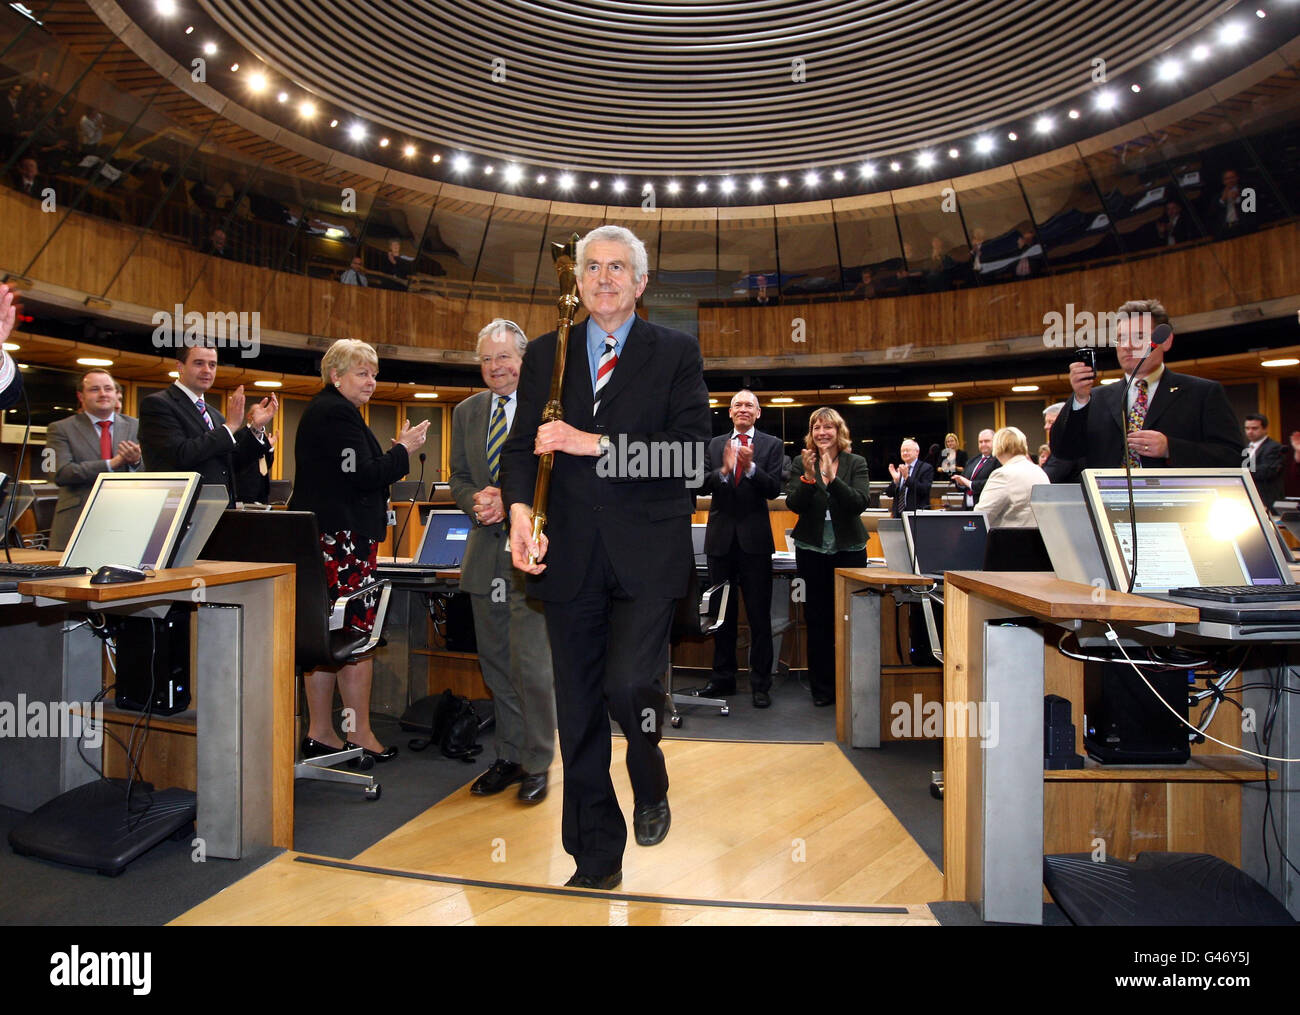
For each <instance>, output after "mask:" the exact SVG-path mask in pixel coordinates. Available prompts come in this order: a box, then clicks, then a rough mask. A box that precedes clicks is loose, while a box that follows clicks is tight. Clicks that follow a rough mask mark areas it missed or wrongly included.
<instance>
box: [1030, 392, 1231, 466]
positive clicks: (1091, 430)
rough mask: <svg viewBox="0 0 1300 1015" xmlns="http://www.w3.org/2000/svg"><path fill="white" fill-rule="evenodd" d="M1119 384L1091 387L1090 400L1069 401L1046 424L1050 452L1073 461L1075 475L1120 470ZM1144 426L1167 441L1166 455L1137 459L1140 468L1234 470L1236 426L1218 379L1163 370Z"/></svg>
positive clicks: (1121, 421)
mask: <svg viewBox="0 0 1300 1015" xmlns="http://www.w3.org/2000/svg"><path fill="white" fill-rule="evenodd" d="M1123 393H1124V384H1123V382H1122V381H1121V382H1120V383H1119V384H1109V385H1107V386H1106V387H1104V388H1103V387H1098V388H1093V390H1092V398H1091V399H1090V400H1089V401H1088V404H1087V405H1085V406H1084V407H1083V408H1082V409H1080V410H1079V411H1078V412H1076V411H1075V410H1074V399H1073V398H1067V399H1066V400H1065V408H1063V409H1062V410H1061V414H1060V415H1059V416H1058V417H1057V418H1056V422H1055V423H1054V424H1053V425H1052V454H1053V455H1054V456H1058V457H1060V458H1065V459H1073V460H1075V465H1076V469H1075V475H1074V476H1071V477H1070V481H1071V482H1078V472H1080V471H1082V470H1083V469H1122V468H1123V467H1124V455H1125V453H1126V442H1125V433H1126V429H1125V421H1124V416H1125V413H1124V407H1123V403H1122V402H1121V398H1122V396H1123ZM1142 428H1143V429H1144V430H1156V431H1159V432H1160V433H1162V434H1164V435H1165V436H1166V437H1167V438H1168V439H1169V457H1168V458H1143V459H1142V465H1143V467H1145V468H1148V469H1150V468H1178V469H1200V468H1208V469H1217V468H1222V469H1239V468H1241V464H1242V458H1241V424H1240V423H1238V422H1237V415H1236V413H1234V412H1233V411H1232V406H1231V405H1230V404H1229V402H1228V395H1227V393H1226V392H1225V391H1224V390H1223V385H1222V384H1220V383H1219V382H1218V381H1207V380H1205V379H1204V378H1201V377H1191V376H1189V375H1187V374H1178V373H1174V371H1172V370H1170V369H1169V368H1168V367H1166V368H1165V372H1164V373H1163V374H1162V375H1161V377H1160V386H1159V387H1158V388H1156V393H1155V396H1154V397H1153V398H1152V399H1151V404H1150V405H1149V406H1148V407H1147V414H1146V420H1145V421H1144V422H1143V424H1142Z"/></svg>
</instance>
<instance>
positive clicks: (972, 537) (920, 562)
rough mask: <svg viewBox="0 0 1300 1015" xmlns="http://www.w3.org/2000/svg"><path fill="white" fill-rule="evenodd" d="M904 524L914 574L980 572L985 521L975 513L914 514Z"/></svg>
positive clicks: (921, 512)
mask: <svg viewBox="0 0 1300 1015" xmlns="http://www.w3.org/2000/svg"><path fill="white" fill-rule="evenodd" d="M903 522H904V524H905V525H906V526H907V535H908V540H909V542H910V544H911V547H910V548H911V551H912V553H913V554H914V556H915V558H916V573H917V574H923V575H930V576H937V575H941V574H943V573H944V572H945V571H979V570H982V569H983V567H984V543H985V541H986V540H987V538H988V521H987V519H986V518H985V516H984V515H982V514H980V513H979V512H978V511H914V512H910V513H908V514H905V515H904V516H903Z"/></svg>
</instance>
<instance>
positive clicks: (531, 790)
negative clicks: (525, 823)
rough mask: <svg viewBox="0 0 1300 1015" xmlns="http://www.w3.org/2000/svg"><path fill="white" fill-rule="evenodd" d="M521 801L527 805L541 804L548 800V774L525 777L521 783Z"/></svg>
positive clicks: (542, 773) (541, 773)
mask: <svg viewBox="0 0 1300 1015" xmlns="http://www.w3.org/2000/svg"><path fill="white" fill-rule="evenodd" d="M519 799H520V800H522V801H523V802H524V803H526V804H540V803H541V802H542V801H543V800H545V799H546V773H545V772H539V773H538V774H537V775H525V776H524V777H523V779H522V780H521V781H520V783H519Z"/></svg>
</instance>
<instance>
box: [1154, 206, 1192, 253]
mask: <svg viewBox="0 0 1300 1015" xmlns="http://www.w3.org/2000/svg"><path fill="white" fill-rule="evenodd" d="M1195 235H1196V233H1195V230H1194V228H1193V226H1192V222H1191V220H1190V219H1188V217H1187V216H1186V215H1185V214H1184V213H1183V206H1182V204H1181V203H1180V202H1178V201H1166V202H1165V212H1164V214H1163V215H1161V216H1160V218H1159V219H1158V220H1157V222H1156V239H1157V241H1158V243H1157V246H1161V247H1176V246H1177V245H1178V244H1180V243H1186V242H1187V241H1188V240H1190V239H1191V238H1192V237H1193V236H1195Z"/></svg>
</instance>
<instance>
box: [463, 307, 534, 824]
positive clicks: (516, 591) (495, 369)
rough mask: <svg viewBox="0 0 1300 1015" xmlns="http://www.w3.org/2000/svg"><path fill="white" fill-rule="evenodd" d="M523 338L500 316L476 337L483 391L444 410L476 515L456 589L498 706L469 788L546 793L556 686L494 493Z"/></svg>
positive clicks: (529, 799)
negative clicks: (492, 757) (483, 766)
mask: <svg viewBox="0 0 1300 1015" xmlns="http://www.w3.org/2000/svg"><path fill="white" fill-rule="evenodd" d="M527 349H528V339H527V338H525V337H524V333H523V332H522V331H521V330H520V329H519V326H518V325H517V324H515V323H514V322H512V321H506V320H503V319H501V318H497V319H496V320H495V321H493V322H492V323H490V324H489V325H488V326H487V327H485V328H484V329H483V330H482V331H480V332H479V335H478V358H479V365H480V367H481V368H482V371H483V382H484V383H485V384H486V385H487V386H488V390H487V391H480V392H479V393H478V394H476V395H471V396H470V397H469V398H467V399H465V401H463V402H461V403H460V404H459V405H458V406H456V410H455V412H453V413H452V417H451V480H450V485H451V494H452V496H453V497H455V498H456V504H457V505H458V506H459V507H460V509H461V510H462V511H464V512H465V513H466V514H467V515H469V516H470V517H471V518H473V519H474V528H473V530H471V532H470V534H469V539H468V540H467V541H466V543H465V557H464V559H463V560H462V561H461V565H460V587H461V590H462V591H464V592H468V593H469V596H470V603H471V605H472V607H473V610H474V633H475V635H476V640H477V642H478V662H479V666H480V667H481V669H482V670H483V681H484V682H485V683H486V684H487V686H488V690H490V691H491V692H492V703H493V704H492V707H493V710H494V711H495V713H496V740H497V757H496V761H494V762H493V763H492V766H491V767H490V768H489V769H488V770H487V771H486V772H484V773H483V774H482V775H480V776H479V777H478V779H476V780H475V782H474V785H473V786H472V787H470V792H471V793H473V794H474V795H475V796H491V795H493V794H495V793H500V792H501V791H502V790H504V789H505V788H506V787H507V786H510V785H512V784H514V783H516V782H517V783H519V793H518V796H519V799H520V800H523V801H524V802H525V803H538V802H540V801H541V800H544V799H545V798H546V790H547V770H548V769H549V768H550V765H551V759H552V758H553V757H554V755H555V690H554V686H553V685H554V678H553V677H552V675H551V646H550V643H549V642H548V641H547V638H546V618H545V616H544V615H543V614H542V604H541V603H540V602H538V601H537V600H535V599H529V598H527V595H526V589H525V587H524V585H525V583H524V575H523V572H522V571H516V570H515V569H514V568H513V567H512V566H511V562H510V531H509V529H508V528H507V526H506V524H505V518H506V513H505V506H504V504H503V502H502V500H501V451H502V448H503V447H504V446H505V440H506V435H507V434H508V433H509V432H510V427H511V425H512V424H513V423H514V421H515V415H516V412H517V408H518V404H519V402H518V397H517V396H518V392H517V391H516V389H517V388H518V386H519V368H520V366H521V365H522V364H523V361H524V352H525V351H526V350H527Z"/></svg>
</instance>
